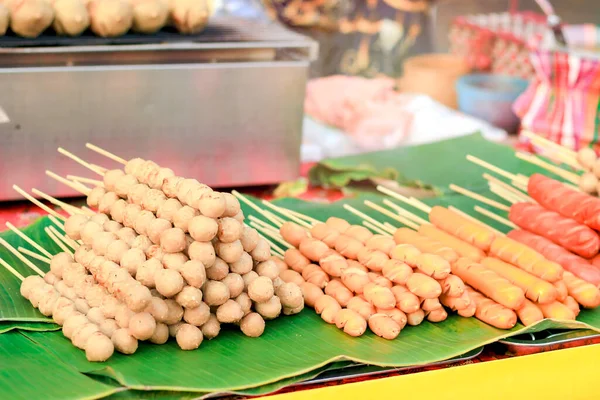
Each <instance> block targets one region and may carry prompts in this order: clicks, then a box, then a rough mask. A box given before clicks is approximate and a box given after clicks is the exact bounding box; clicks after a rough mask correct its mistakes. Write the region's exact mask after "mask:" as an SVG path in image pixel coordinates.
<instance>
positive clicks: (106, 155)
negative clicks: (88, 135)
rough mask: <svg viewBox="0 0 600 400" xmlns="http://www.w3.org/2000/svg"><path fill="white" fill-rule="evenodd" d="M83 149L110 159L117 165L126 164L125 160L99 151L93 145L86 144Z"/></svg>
mask: <svg viewBox="0 0 600 400" xmlns="http://www.w3.org/2000/svg"><path fill="white" fill-rule="evenodd" d="M85 147H87V148H88V149H90V150H92V151H95V152H96V153H98V154H101V155H103V156H104V157H107V158H110V159H111V160H113V161H116V162H118V163H119V164H123V165H126V164H127V160H125V159H123V158H121V157H119V156H116V155H114V154H113V153H111V152H109V151H107V150H104V149H101V148H100V147H98V146H95V145H93V144H91V143H86V144H85Z"/></svg>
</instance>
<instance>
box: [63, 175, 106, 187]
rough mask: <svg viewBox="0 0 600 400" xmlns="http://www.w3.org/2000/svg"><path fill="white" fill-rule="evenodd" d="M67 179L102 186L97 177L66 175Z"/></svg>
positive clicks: (102, 183)
mask: <svg viewBox="0 0 600 400" xmlns="http://www.w3.org/2000/svg"><path fill="white" fill-rule="evenodd" d="M67 179H68V180H70V181H73V182H79V183H89V184H91V185H94V186H102V187H104V182H102V181H99V180H98V179H91V178H84V177H83V176H77V175H67Z"/></svg>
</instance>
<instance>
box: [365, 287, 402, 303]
mask: <svg viewBox="0 0 600 400" xmlns="http://www.w3.org/2000/svg"><path fill="white" fill-rule="evenodd" d="M363 295H364V296H365V299H366V300H367V301H368V302H369V303H371V304H373V305H374V306H375V307H376V308H383V309H388V308H394V307H396V297H395V296H394V293H393V292H392V291H391V290H390V289H389V288H386V287H383V286H379V285H377V284H375V283H373V282H370V283H367V284H366V285H365V288H364V291H363Z"/></svg>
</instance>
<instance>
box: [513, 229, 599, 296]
mask: <svg viewBox="0 0 600 400" xmlns="http://www.w3.org/2000/svg"><path fill="white" fill-rule="evenodd" d="M508 237H509V238H511V239H513V240H516V241H517V242H520V243H523V244H524V245H526V246H529V247H531V248H532V249H533V250H535V251H537V252H538V253H540V254H541V255H543V256H544V257H545V258H547V259H548V260H550V261H554V262H555V263H557V264H560V265H562V267H563V268H564V269H565V270H567V271H569V272H571V273H572V274H573V275H576V276H578V277H579V278H581V279H583V280H585V281H587V282H589V283H591V284H593V285H596V286H598V285H600V270H598V269H597V268H595V267H594V266H592V265H591V264H590V263H588V262H587V261H586V260H585V259H584V258H582V257H579V256H577V255H575V254H573V253H571V252H569V251H568V250H566V249H564V248H563V247H560V246H559V245H557V244H554V243H552V242H551V241H549V240H548V239H546V238H543V237H541V236H538V235H535V234H533V233H531V232H527V231H521V230H513V231H511V232H509V233H508Z"/></svg>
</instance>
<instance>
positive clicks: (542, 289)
mask: <svg viewBox="0 0 600 400" xmlns="http://www.w3.org/2000/svg"><path fill="white" fill-rule="evenodd" d="M482 264H483V265H484V266H485V267H486V268H489V269H491V270H492V271H494V272H495V273H497V274H498V275H500V276H501V277H503V278H504V279H506V280H508V281H509V282H510V283H512V284H513V285H515V286H518V287H520V288H521V290H523V291H524V292H525V297H527V298H528V299H529V300H531V301H533V302H536V303H542V304H545V303H552V302H553V301H555V300H556V299H557V297H558V291H557V290H556V287H555V286H553V285H552V284H551V283H548V282H546V281H545V280H543V279H540V278H538V277H537V276H534V275H531V274H530V273H529V272H526V271H523V270H522V269H520V268H517V267H515V266H514V265H512V264H508V263H505V262H504V261H501V260H498V259H497V258H493V257H488V258H484V259H483V261H482Z"/></svg>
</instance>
